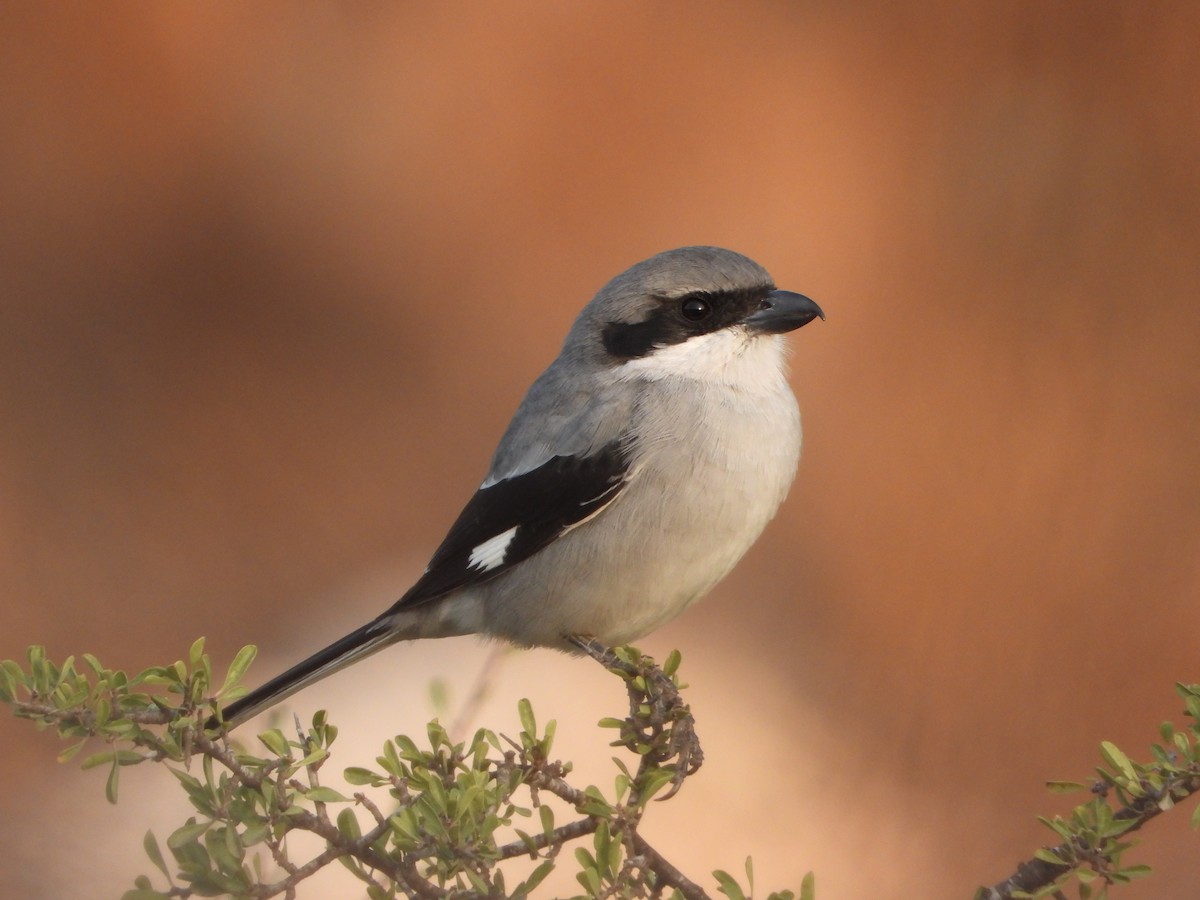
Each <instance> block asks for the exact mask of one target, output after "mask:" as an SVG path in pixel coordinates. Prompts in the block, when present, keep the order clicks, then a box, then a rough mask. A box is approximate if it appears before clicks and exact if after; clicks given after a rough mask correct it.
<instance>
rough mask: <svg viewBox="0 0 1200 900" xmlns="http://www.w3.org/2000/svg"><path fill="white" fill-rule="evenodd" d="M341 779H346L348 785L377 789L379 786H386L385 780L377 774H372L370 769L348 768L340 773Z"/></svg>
mask: <svg viewBox="0 0 1200 900" xmlns="http://www.w3.org/2000/svg"><path fill="white" fill-rule="evenodd" d="M342 777H343V778H345V779H346V782H347V783H348V784H356V785H359V784H369V785H371V786H372V787H378V786H379V785H381V784H387V779H386V778H384V777H383V776H382V775H380V774H379V773H378V772H372V771H371V770H370V769H363V768H360V767H359V766H350V767H348V768H346V769H345V770H344V771H343V772H342Z"/></svg>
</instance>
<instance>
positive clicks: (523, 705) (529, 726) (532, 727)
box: [517, 697, 537, 737]
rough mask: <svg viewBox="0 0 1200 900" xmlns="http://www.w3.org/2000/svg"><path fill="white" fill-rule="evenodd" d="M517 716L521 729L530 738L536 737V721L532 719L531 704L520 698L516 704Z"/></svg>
mask: <svg viewBox="0 0 1200 900" xmlns="http://www.w3.org/2000/svg"><path fill="white" fill-rule="evenodd" d="M517 716H518V717H520V719H521V728H522V730H524V731H525V733H526V734H528V735H529V736H530V737H535V736H536V735H537V720H536V719H535V718H534V717H533V704H531V703H530V702H529V700H528V699H526V698H524V697H522V698H521V699H520V701H518V703H517Z"/></svg>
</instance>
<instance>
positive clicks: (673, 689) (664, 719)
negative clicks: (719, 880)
mask: <svg viewBox="0 0 1200 900" xmlns="http://www.w3.org/2000/svg"><path fill="white" fill-rule="evenodd" d="M568 640H569V641H570V643H571V644H573V645H574V646H576V647H578V648H579V649H580V650H582V651H583V652H584V653H586V654H587V655H588V656H590V657H591V658H592V659H594V660H596V662H598V663H600V665H602V666H604V667H605V668H606V669H608V670H609V671H610V672H616V673H617V674H618V675H620V676H621V677H622V678H624V679H625V686H626V689H627V690H628V691H629V718H628V719H627V720H626V723H627V725H628V728H627V729H622V732H621V738H622V742H623V743H624V744H625V746H627V747H628V748H629V749H630V750H631V751H633V752H634V753H638V754H639V755H641V756H642V765H641V768H640V769H639V774H641V772H644V771H645V770H647V769H650V768H655V767H666V766H669V765H672V764H673V767H674V769H675V775H674V777H673V778H672V780H671V781H672V784H671V789H670V790H669V791H668V792H667V793H666V795H664V796H663V797H662V799H663V800H666V799H668V798H670V797H672V796H674V795H675V792H676V791H678V790H679V788H680V786H681V785H682V784H683V781H684V779H685V778H687V777H688V776H689V775H692V774H694V773H695V772H696V770H698V769H699V768H700V765H701V763H703V762H704V753H703V751H702V750H701V749H700V739H699V738H698V737H697V736H696V720H695V718H693V716H692V712H691V710H690V709H689V708H688V705H687V704H686V703H685V702H684V701H683V697H682V695H681V694H680V693H679V686H678V685H677V684H676V683H675V679H674V678H673V677H672V676H671V675H668V674H667V673H666V672H664V671H663V670H662V669H661V668H659V667H658V666H657V665H656V664H655V663H654V660H652V659H651V658H650V657H648V656H643V655H642V654H641V653H639V652H638V651H636V650H634V649H633V648H629V651H628V652H626V653H624V654H623V655H618V654H617V653H616V652H615V651H614V650H612V649H611V648H610V647H606V646H605V645H604V644H601V643H600V642H599V641H597V640H596V639H595V638H591V637H587V636H585V635H571V636H570V637H569V638H568Z"/></svg>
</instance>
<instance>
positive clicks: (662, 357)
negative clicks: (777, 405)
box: [616, 326, 786, 393]
mask: <svg viewBox="0 0 1200 900" xmlns="http://www.w3.org/2000/svg"><path fill="white" fill-rule="evenodd" d="M783 346H784V345H783V340H782V338H780V336H779V335H775V334H768V335H754V334H751V333H750V332H749V331H747V330H746V329H745V328H743V327H741V326H733V327H730V328H722V329H721V330H720V331H714V332H711V333H710V334H702V335H697V336H696V337H693V338H688V340H686V341H684V342H683V343H681V344H672V345H671V346H669V347H658V348H656V349H654V350H651V351H650V352H649V353H648V354H646V355H645V356H641V357H638V358H637V359H631V360H628V361H626V362H624V363H622V364H621V365H619V366H618V367H617V369H616V375H617V377H618V378H619V379H621V380H646V381H659V380H662V379H667V378H685V379H689V380H692V381H700V382H704V383H706V384H709V385H713V386H716V385H723V386H727V387H732V388H737V389H739V390H743V391H748V392H754V393H757V392H760V391H761V392H765V393H766V392H774V391H776V390H778V388H779V386H780V385H781V383H784V382H785V381H786V379H785V378H784V371H783V363H784V354H783Z"/></svg>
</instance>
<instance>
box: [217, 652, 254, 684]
mask: <svg viewBox="0 0 1200 900" xmlns="http://www.w3.org/2000/svg"><path fill="white" fill-rule="evenodd" d="M257 655H258V648H257V647H256V646H254V645H253V644H247V645H246V646H245V647H243V648H242V649H241V650H239V651H238V652H237V656H235V657H234V658H233V662H231V663H230V664H229V669H228V670H227V671H226V672H225V683H224V684H222V685H221V689H220V690H219V691H217V696H218V697H223V696H225V695H226V694H227V693H228V692H229V691H230V690H232V689H233V688H235V687H237V686H238V683H239V682H240V681H241V680H242V677H243V676H244V675H245V674H246V670H247V669H249V668H250V664H251V663H252V662H254V657H255V656H257Z"/></svg>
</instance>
